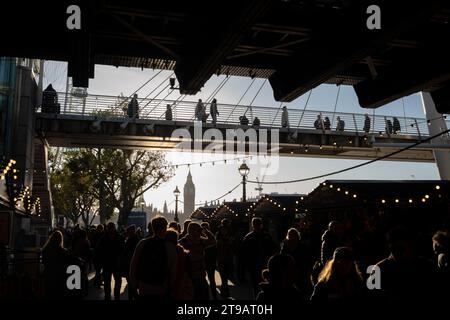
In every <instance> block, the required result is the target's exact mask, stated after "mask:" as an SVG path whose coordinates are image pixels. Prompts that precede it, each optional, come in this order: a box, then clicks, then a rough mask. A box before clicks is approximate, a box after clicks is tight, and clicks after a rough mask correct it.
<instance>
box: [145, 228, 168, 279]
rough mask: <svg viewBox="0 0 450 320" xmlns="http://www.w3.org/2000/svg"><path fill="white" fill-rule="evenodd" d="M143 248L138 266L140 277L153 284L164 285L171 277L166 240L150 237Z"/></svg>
mask: <svg viewBox="0 0 450 320" xmlns="http://www.w3.org/2000/svg"><path fill="white" fill-rule="evenodd" d="M143 246H144V247H143V248H142V252H141V257H140V260H139V266H138V279H139V281H140V282H145V283H148V284H152V285H162V284H163V283H164V282H165V281H167V280H168V278H169V265H168V261H167V250H166V241H165V240H163V239H158V238H155V237H153V238H150V239H148V240H147V241H146V242H145V243H144V245H143Z"/></svg>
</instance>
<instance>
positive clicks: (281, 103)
mask: <svg viewBox="0 0 450 320" xmlns="http://www.w3.org/2000/svg"><path fill="white" fill-rule="evenodd" d="M282 105H283V101H281V102H280V106H279V107H278V109H277V113H276V114H275V117H274V118H273V120H272V123H271V124H270V126H273V123H274V122H275V119H276V118H277V116H278V113H279V112H280V109H281V106H282Z"/></svg>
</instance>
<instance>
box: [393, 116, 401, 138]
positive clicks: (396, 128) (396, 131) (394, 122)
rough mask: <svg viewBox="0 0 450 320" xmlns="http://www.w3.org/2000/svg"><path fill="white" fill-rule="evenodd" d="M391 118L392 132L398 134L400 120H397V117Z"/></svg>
mask: <svg viewBox="0 0 450 320" xmlns="http://www.w3.org/2000/svg"><path fill="white" fill-rule="evenodd" d="M392 120H393V130H394V134H398V133H399V132H400V130H401V127H400V121H398V118H397V117H394V118H393V119H392Z"/></svg>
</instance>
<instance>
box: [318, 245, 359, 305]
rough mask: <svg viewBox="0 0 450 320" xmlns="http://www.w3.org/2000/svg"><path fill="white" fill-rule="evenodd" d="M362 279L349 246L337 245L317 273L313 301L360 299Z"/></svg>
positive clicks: (332, 301)
mask: <svg viewBox="0 0 450 320" xmlns="http://www.w3.org/2000/svg"><path fill="white" fill-rule="evenodd" d="M363 293H364V281H363V278H362V275H361V273H360V272H359V270H358V267H357V265H356V262H355V259H354V256H353V251H352V249H351V248H349V247H338V248H336V250H334V253H333V258H332V259H331V260H329V261H328V262H327V264H326V265H325V267H324V268H323V270H322V272H321V273H320V275H319V281H318V283H317V285H316V286H315V288H314V292H313V294H312V295H311V302H314V303H330V302H331V303H337V302H348V301H355V300H358V299H360V298H361V297H362V296H363V295H362V294H363Z"/></svg>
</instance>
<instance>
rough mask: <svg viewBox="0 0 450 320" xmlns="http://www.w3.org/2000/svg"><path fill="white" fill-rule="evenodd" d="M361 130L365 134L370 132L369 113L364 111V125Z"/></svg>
mask: <svg viewBox="0 0 450 320" xmlns="http://www.w3.org/2000/svg"><path fill="white" fill-rule="evenodd" d="M363 130H364V132H365V133H366V134H368V133H369V132H370V117H369V115H368V114H367V113H366V114H365V115H364V127H363Z"/></svg>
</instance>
